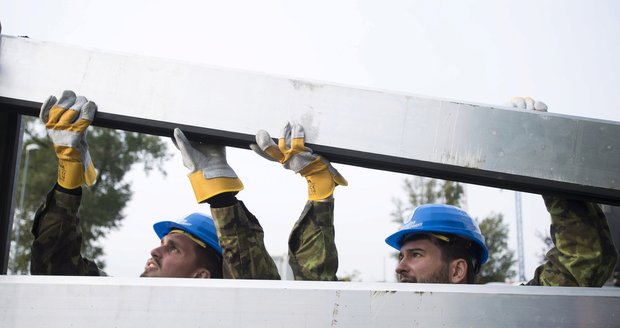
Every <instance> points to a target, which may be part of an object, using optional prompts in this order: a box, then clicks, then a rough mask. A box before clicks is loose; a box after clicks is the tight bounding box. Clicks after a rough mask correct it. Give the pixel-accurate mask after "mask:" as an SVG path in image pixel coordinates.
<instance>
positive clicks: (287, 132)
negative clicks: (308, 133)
mask: <svg viewBox="0 0 620 328" xmlns="http://www.w3.org/2000/svg"><path fill="white" fill-rule="evenodd" d="M304 140H305V133H304V128H303V127H302V126H301V125H299V124H295V125H293V126H292V127H291V124H290V123H286V125H285V126H284V128H283V129H282V134H281V137H280V139H279V141H278V145H276V143H275V142H273V140H272V139H271V136H270V135H269V133H267V131H265V130H260V131H258V132H257V133H256V144H251V145H250V148H252V150H253V151H254V152H256V153H257V154H259V155H260V156H262V157H264V158H266V159H268V160H270V161H274V162H280V163H281V164H282V166H284V168H285V169H288V170H292V171H293V172H295V173H299V174H301V176H303V177H305V178H306V180H307V181H308V199H309V200H322V199H326V198H328V197H331V195H332V194H333V193H334V189H335V188H336V186H337V185H342V186H346V185H348V183H347V180H345V178H344V177H343V176H342V175H340V173H338V171H337V170H336V169H335V168H334V167H333V166H332V165H331V164H330V163H329V161H328V160H327V159H326V158H324V157H321V156H319V155H316V154H313V153H312V149H310V148H308V147H305V146H304V142H305V141H304Z"/></svg>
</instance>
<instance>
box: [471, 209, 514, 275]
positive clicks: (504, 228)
mask: <svg viewBox="0 0 620 328" xmlns="http://www.w3.org/2000/svg"><path fill="white" fill-rule="evenodd" d="M476 221H478V220H476ZM478 226H479V227H480V231H481V232H482V235H483V236H484V238H485V241H486V244H487V248H488V249H489V261H488V262H487V263H485V264H484V265H483V266H482V268H481V269H480V273H479V274H478V276H477V277H476V283H479V284H485V283H488V282H504V281H506V280H508V279H510V278H514V276H515V275H516V272H515V271H514V270H512V269H511V268H512V266H513V265H514V263H515V261H516V260H515V259H514V251H513V250H511V249H509V248H508V225H507V224H505V223H504V216H503V215H502V214H491V215H489V216H487V217H486V218H484V219H483V220H482V221H478Z"/></svg>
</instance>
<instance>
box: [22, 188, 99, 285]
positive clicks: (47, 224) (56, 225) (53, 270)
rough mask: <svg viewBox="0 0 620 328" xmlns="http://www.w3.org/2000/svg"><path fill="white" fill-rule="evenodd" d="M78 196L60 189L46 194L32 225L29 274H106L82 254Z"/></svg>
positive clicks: (79, 197) (79, 199)
mask: <svg viewBox="0 0 620 328" xmlns="http://www.w3.org/2000/svg"><path fill="white" fill-rule="evenodd" d="M80 201H81V196H80V195H71V194H67V193H64V192H61V191H59V190H56V189H54V190H52V191H50V192H49V193H48V194H47V198H46V200H45V203H44V204H42V205H41V207H39V209H38V210H37V213H36V214H35V217H34V222H33V224H32V234H33V235H34V242H33V243H32V248H31V255H30V273H31V274H34V275H75V276H101V275H103V276H105V275H106V274H105V272H103V271H101V270H99V268H98V267H97V265H96V264H95V262H93V261H91V260H88V259H85V258H83V257H82V255H81V248H82V230H81V228H80V225H79V219H78V217H77V211H78V208H79V207H80Z"/></svg>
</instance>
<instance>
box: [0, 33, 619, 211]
mask: <svg viewBox="0 0 620 328" xmlns="http://www.w3.org/2000/svg"><path fill="white" fill-rule="evenodd" d="M0 71H1V72H2V79H0V96H2V97H7V98H13V99H21V100H27V101H42V100H43V99H45V98H46V96H47V95H48V94H50V93H59V92H60V91H61V90H60V89H62V88H67V89H74V90H76V91H77V92H78V93H81V94H85V95H88V96H89V97H90V98H92V99H95V100H96V101H97V102H98V104H99V106H100V110H101V111H102V112H106V113H111V114H118V115H128V116H133V117H139V118H143V119H152V120H158V121H164V122H170V123H178V124H185V125H190V126H199V127H206V128H211V129H218V130H222V131H230V132H236V133H242V134H254V133H255V132H256V131H257V130H258V129H261V128H263V129H267V130H268V131H270V132H272V133H274V134H275V135H274V136H277V133H278V131H279V130H280V127H281V124H282V123H283V122H284V121H286V120H294V121H299V122H301V123H302V124H303V125H304V126H305V127H306V129H307V132H308V133H307V137H308V138H307V139H308V142H310V143H313V144H317V145H324V146H329V147H333V148H336V149H342V150H349V151H357V152H361V153H368V154H372V155H378V156H387V157H391V158H396V159H404V160H415V161H418V162H419V163H422V164H424V165H426V166H427V167H428V168H430V170H432V167H433V165H438V166H441V165H443V167H447V166H453V167H455V168H457V169H462V171H463V172H464V174H463V175H466V174H472V175H476V174H481V175H482V176H484V175H485V174H489V175H490V176H491V178H492V180H493V181H495V182H497V181H501V180H502V179H505V180H511V179H512V180H514V179H515V177H514V176H516V177H517V178H519V177H522V178H534V179H542V182H541V181H538V182H537V183H538V184H544V181H549V182H550V183H553V182H559V183H568V184H570V185H571V186H570V187H571V188H572V189H575V190H578V189H579V188H580V187H581V186H584V187H594V188H600V189H601V190H602V191H603V192H604V193H607V195H608V196H609V195H611V196H610V197H611V198H615V199H620V191H619V189H620V188H619V185H620V181H618V177H619V176H620V165H618V164H619V163H620V124H619V123H617V122H609V121H602V120H595V119H586V118H578V117H569V116H564V115H559V114H553V113H537V112H523V111H517V110H512V109H507V108H494V107H491V106H486V105H475V104H464V103H459V102H454V101H448V100H439V99H430V98H422V97H418V96H413V95H406V94H396V93H388V92H383V91H374V90H364V89H355V88H350V87H343V86H336V85H328V84H322V83H313V82H304V81H299V80H294V79H288V78H282V77H273V76H268V75H264V74H256V73H248V72H239V71H231V70H223V69H218V68H206V67H201V66H196V65H191V64H187V63H179V62H175V61H171V60H162V59H155V58H148V57H138V56H131V55H121V54H110V53H105V52H101V51H96V50H87V49H81V48H76V47H70V46H65V45H58V44H53V43H47V42H41V41H34V40H31V39H20V38H14V37H7V36H2V43H1V49H0ZM406 165H410V164H409V163H407V164H406ZM442 170H444V171H446V170H447V171H449V170H450V167H447V168H446V169H442ZM413 172H414V173H415V170H413ZM472 172H473V173H472ZM459 174H460V173H459ZM512 175H514V176H512ZM457 180H458V179H457ZM495 182H493V183H489V182H485V181H482V182H481V183H480V184H489V185H493V184H494V183H495ZM495 185H497V183H495ZM561 188H564V187H561ZM561 188H560V189H561Z"/></svg>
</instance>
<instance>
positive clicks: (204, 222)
mask: <svg viewBox="0 0 620 328" xmlns="http://www.w3.org/2000/svg"><path fill="white" fill-rule="evenodd" d="M153 229H155V233H156V234H157V236H158V237H159V238H160V239H161V245H160V246H159V247H156V248H154V249H153V250H152V251H151V258H150V259H148V260H147V262H146V265H145V266H144V272H143V273H142V274H141V275H140V276H141V277H194V278H222V277H223V273H222V248H221V247H220V245H219V242H218V238H217V231H216V229H215V224H214V223H213V219H212V218H211V217H210V216H208V215H205V214H202V213H192V214H190V215H188V216H186V217H184V218H182V219H181V220H179V221H161V222H158V223H155V224H154V225H153ZM183 249H185V250H186V251H185V252H181V251H182V250H183ZM188 258H189V260H188Z"/></svg>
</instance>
